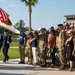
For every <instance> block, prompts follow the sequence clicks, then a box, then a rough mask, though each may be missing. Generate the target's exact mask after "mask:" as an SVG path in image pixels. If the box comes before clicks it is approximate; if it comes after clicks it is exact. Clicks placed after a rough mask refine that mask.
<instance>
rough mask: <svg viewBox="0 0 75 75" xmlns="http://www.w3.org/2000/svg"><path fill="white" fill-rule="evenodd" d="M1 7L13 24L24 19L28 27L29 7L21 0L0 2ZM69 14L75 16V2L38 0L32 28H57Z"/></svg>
mask: <svg viewBox="0 0 75 75" xmlns="http://www.w3.org/2000/svg"><path fill="white" fill-rule="evenodd" d="M0 7H1V8H3V9H4V10H5V11H6V12H7V13H8V14H9V15H10V19H11V21H12V23H13V24H15V23H16V22H18V21H19V20H21V19H22V20H24V22H25V26H26V27H27V26H28V7H27V6H25V4H24V3H22V2H21V1H20V0H0ZM69 14H75V0H38V4H36V5H35V7H32V28H33V29H34V30H37V29H39V28H41V27H45V28H46V29H49V28H50V27H51V26H54V27H55V28H56V27H57V25H58V24H59V23H63V22H64V21H65V17H64V15H69Z"/></svg>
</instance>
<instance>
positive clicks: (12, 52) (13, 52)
mask: <svg viewBox="0 0 75 75" xmlns="http://www.w3.org/2000/svg"><path fill="white" fill-rule="evenodd" d="M10 46H11V47H18V41H17V38H13V39H12V42H11V44H10ZM27 51H28V50H27V49H25V53H27ZM8 55H9V57H10V59H15V58H19V57H20V55H19V49H18V48H9V51H8ZM3 58H4V56H3V53H2V50H1V51H0V60H3Z"/></svg>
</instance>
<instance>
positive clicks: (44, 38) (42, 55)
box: [38, 33, 48, 66]
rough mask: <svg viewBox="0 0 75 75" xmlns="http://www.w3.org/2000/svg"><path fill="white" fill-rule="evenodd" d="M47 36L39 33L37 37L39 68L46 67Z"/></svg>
mask: <svg viewBox="0 0 75 75" xmlns="http://www.w3.org/2000/svg"><path fill="white" fill-rule="evenodd" d="M47 41H48V39H47V34H46V33H43V34H42V33H41V34H40V35H39V41H38V45H39V49H40V61H41V64H40V66H45V65H46V50H45V49H46V47H47Z"/></svg>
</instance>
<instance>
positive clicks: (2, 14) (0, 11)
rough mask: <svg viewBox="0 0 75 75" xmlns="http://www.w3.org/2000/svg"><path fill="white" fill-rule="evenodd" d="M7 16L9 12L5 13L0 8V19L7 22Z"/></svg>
mask: <svg viewBox="0 0 75 75" xmlns="http://www.w3.org/2000/svg"><path fill="white" fill-rule="evenodd" d="M8 18H9V14H7V13H6V12H5V11H4V10H3V9H2V8H0V21H1V22H7V21H8Z"/></svg>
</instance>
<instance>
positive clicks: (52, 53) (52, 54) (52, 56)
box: [50, 47, 55, 64]
mask: <svg viewBox="0 0 75 75" xmlns="http://www.w3.org/2000/svg"><path fill="white" fill-rule="evenodd" d="M51 50H52V47H50V54H51V59H52V64H55V48H54V49H53V52H51Z"/></svg>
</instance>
